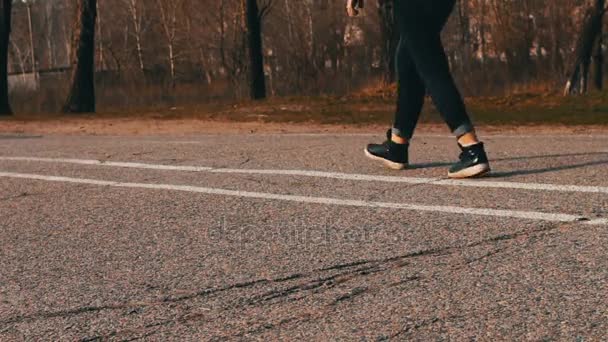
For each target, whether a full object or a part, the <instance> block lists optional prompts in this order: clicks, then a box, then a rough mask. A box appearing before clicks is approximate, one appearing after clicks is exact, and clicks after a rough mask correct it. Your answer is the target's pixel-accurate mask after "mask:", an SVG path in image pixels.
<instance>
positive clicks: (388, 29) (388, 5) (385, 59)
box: [378, 0, 399, 85]
mask: <svg viewBox="0 0 608 342" xmlns="http://www.w3.org/2000/svg"><path fill="white" fill-rule="evenodd" d="M395 1H396V0H378V14H379V17H380V25H381V28H380V31H381V33H382V73H383V77H382V79H383V82H384V84H385V85H389V84H392V83H394V82H395V80H396V69H395V55H396V52H397V45H398V44H399V33H398V31H397V29H396V27H395Z"/></svg>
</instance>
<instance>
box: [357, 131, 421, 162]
mask: <svg viewBox="0 0 608 342" xmlns="http://www.w3.org/2000/svg"><path fill="white" fill-rule="evenodd" d="M391 136H392V132H391V130H390V129H389V130H388V132H387V133H386V141H385V142H383V143H382V144H369V145H367V148H366V149H365V155H366V156H367V157H368V158H370V159H373V160H378V161H381V162H382V163H383V164H384V165H386V166H387V167H388V168H391V169H393V170H403V169H405V168H406V167H407V164H408V148H409V146H410V145H409V144H397V143H395V142H393V141H392V140H391Z"/></svg>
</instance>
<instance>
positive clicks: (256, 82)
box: [247, 0, 266, 100]
mask: <svg viewBox="0 0 608 342" xmlns="http://www.w3.org/2000/svg"><path fill="white" fill-rule="evenodd" d="M247 40H248V45H249V89H250V95H251V99H253V100H259V99H264V98H266V80H265V76H264V53H263V51H264V50H263V47H262V18H261V13H260V10H259V8H258V2H257V0H247Z"/></svg>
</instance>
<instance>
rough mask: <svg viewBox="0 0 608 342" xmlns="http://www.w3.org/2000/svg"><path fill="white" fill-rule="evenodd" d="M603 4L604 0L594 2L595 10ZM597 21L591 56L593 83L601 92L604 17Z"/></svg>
mask: <svg viewBox="0 0 608 342" xmlns="http://www.w3.org/2000/svg"><path fill="white" fill-rule="evenodd" d="M605 2H606V1H605V0H596V5H595V6H596V8H602V9H603V8H604V6H605ZM599 21H600V22H599V32H598V38H597V43H596V46H595V54H594V56H593V65H594V70H593V83H594V84H595V88H596V89H597V90H602V89H603V88H604V50H603V49H604V46H603V45H604V36H603V34H604V17H603V16H601V17H600V19H599Z"/></svg>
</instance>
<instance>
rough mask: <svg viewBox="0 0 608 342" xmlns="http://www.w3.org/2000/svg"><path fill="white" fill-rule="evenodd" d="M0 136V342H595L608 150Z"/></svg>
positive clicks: (586, 141)
mask: <svg viewBox="0 0 608 342" xmlns="http://www.w3.org/2000/svg"><path fill="white" fill-rule="evenodd" d="M373 138H376V140H377V138H381V137H380V136H377V137H373V136H371V135H365V134H353V135H307V134H296V135H277V134H256V135H247V136H237V135H200V136H193V137H167V136H165V137H62V136H52V137H34V136H6V135H5V136H1V137H0V145H1V146H2V149H1V151H0V233H1V234H0V340H2V341H12V340H31V341H38V340H66V341H75V340H83V341H95V340H106V339H109V340H117V341H126V340H137V339H141V340H152V341H166V340H179V341H184V340H224V339H230V340H242V339H245V340H249V339H254V340H268V339H301V340H328V339H333V340H377V341H381V340H424V341H428V340H480V341H484V340H485V341H496V340H536V341H540V340H542V341H561V340H565V341H600V340H606V338H607V332H608V136H607V135H595V136H585V135H578V136H568V137H558V136H552V135H534V134H531V135H527V136H518V137H513V136H499V135H495V136H490V137H488V138H487V139H486V141H487V145H488V148H489V151H490V154H491V156H492V158H493V159H494V160H495V162H494V164H493V167H494V169H495V172H494V174H493V175H492V176H491V177H487V178H484V179H482V180H476V181H466V182H452V181H447V180H445V178H444V176H445V174H446V168H447V165H448V164H449V162H450V161H452V160H453V158H454V156H455V155H456V153H457V151H456V146H454V144H453V141H452V140H451V139H449V138H448V137H444V136H439V135H429V136H420V137H418V138H417V140H416V143H415V144H414V146H413V148H412V153H411V154H412V162H413V164H414V165H413V169H412V170H407V171H400V172H396V171H388V170H383V169H381V168H378V167H377V165H375V164H373V163H371V162H369V161H367V160H366V159H365V158H364V156H363V153H362V148H363V146H364V145H365V144H366V143H367V142H369V141H372V140H373Z"/></svg>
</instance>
